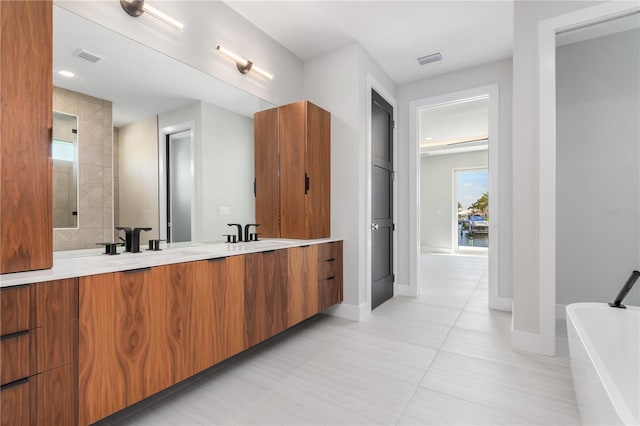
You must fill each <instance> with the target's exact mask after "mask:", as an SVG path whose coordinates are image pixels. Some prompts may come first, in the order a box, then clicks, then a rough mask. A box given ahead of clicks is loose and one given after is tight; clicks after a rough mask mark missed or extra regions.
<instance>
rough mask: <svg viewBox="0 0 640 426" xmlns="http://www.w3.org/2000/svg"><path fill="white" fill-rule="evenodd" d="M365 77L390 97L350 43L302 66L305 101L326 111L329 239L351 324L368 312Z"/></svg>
mask: <svg viewBox="0 0 640 426" xmlns="http://www.w3.org/2000/svg"><path fill="white" fill-rule="evenodd" d="M367 74H371V75H373V76H374V78H376V80H378V81H379V82H380V83H381V84H383V85H384V87H385V88H386V90H387V91H388V92H391V93H395V85H394V84H393V82H391V79H390V78H389V77H388V76H387V75H386V74H385V73H384V71H382V70H381V69H380V68H379V67H378V66H377V64H375V62H374V61H373V60H372V59H371V57H370V56H369V54H368V53H367V52H366V51H365V50H364V49H363V48H362V47H361V46H360V45H359V44H352V45H350V46H346V47H344V48H342V49H337V50H334V51H332V52H329V53H327V54H324V55H320V56H317V57H315V58H312V59H309V60H307V61H305V63H304V82H303V93H304V97H305V98H306V99H309V100H310V101H311V102H313V103H315V104H317V105H319V106H321V107H323V108H325V109H327V110H329V111H330V112H331V235H332V236H334V237H338V238H343V239H344V303H343V304H342V305H343V306H341V307H340V309H341V311H342V312H336V315H341V316H345V317H349V318H353V319H358V318H361V317H362V316H363V315H366V312H368V310H369V308H370V303H369V301H368V300H367V286H368V285H369V284H368V283H367V282H366V280H367V279H366V262H367V261H366V256H367V246H366V236H367V234H366V233H367V232H370V231H369V227H368V224H367V223H366V219H365V210H366V205H365V191H366V184H367V182H366V170H365V168H366V166H365V163H366V143H367V140H366V134H367V132H366V130H367V129H366V127H367V124H366V117H367V110H368V108H369V105H367V90H366V81H367Z"/></svg>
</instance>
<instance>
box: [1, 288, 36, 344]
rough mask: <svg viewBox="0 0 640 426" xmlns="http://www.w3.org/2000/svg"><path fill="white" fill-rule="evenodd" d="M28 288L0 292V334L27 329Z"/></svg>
mask: <svg viewBox="0 0 640 426" xmlns="http://www.w3.org/2000/svg"><path fill="white" fill-rule="evenodd" d="M30 300H31V298H30V293H29V286H20V287H12V288H3V289H2V290H0V334H1V335H3V336H4V335H5V334H10V333H16V332H18V331H23V330H28V329H29V313H30V310H31V305H30Z"/></svg>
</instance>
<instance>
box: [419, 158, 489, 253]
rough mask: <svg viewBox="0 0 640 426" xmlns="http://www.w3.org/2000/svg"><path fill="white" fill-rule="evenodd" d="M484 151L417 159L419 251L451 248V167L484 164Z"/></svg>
mask: <svg viewBox="0 0 640 426" xmlns="http://www.w3.org/2000/svg"><path fill="white" fill-rule="evenodd" d="M488 153H489V152H488V151H476V152H465V153H460V154H449V155H434V156H423V157H422V158H421V159H420V247H421V248H422V250H423V251H425V250H426V251H440V252H442V251H449V252H450V251H451V250H453V249H454V246H453V240H452V236H453V223H454V222H453V220H454V219H453V218H454V210H453V209H454V203H455V201H454V199H453V196H454V195H453V191H454V185H455V184H454V172H455V169H464V168H483V167H487V165H488V164H489V161H488V160H489V158H488ZM466 207H467V206H465V208H466Z"/></svg>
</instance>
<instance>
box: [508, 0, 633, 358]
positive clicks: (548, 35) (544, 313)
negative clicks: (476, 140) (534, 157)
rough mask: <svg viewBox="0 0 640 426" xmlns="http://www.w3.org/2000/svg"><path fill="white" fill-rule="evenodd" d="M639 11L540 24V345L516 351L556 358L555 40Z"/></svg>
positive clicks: (617, 6)
mask: <svg viewBox="0 0 640 426" xmlns="http://www.w3.org/2000/svg"><path fill="white" fill-rule="evenodd" d="M637 11H640V6H638V5H637V4H633V5H630V4H629V2H615V1H611V2H607V3H603V4H598V5H596V6H591V7H588V8H584V9H579V10H577V11H574V12H570V13H567V14H564V15H560V16H556V17H553V18H549V19H546V20H543V21H540V22H539V24H538V57H539V64H538V66H539V69H538V78H539V80H538V83H539V87H540V89H539V90H540V92H539V112H538V114H539V117H540V121H539V144H540V150H539V154H538V155H539V157H538V158H539V162H538V183H539V200H540V201H539V205H538V208H539V210H538V215H539V218H540V219H539V220H540V222H539V239H538V250H539V251H538V255H539V259H540V260H539V262H540V264H539V268H540V269H539V271H540V278H539V289H540V293H539V294H540V296H539V305H538V309H539V310H538V315H539V317H538V321H539V335H538V337H539V342H537V344H536V342H534V341H531V342H530V341H529V339H528V338H527V337H518V343H517V346H518V347H526V348H533V351H536V352H541V353H545V354H549V355H553V354H555V341H556V339H555V337H556V34H557V33H559V32H562V31H567V30H571V29H574V28H580V27H583V26H586V25H591V24H595V23H598V22H602V21H606V20H609V19H614V18H617V17H621V16H624V15H627V14H630V13H633V12H637Z"/></svg>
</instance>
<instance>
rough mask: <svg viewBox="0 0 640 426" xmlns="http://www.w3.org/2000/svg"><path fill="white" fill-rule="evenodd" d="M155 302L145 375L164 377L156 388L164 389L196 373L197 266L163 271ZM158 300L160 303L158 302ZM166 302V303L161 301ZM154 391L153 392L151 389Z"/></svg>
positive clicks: (155, 289)
mask: <svg viewBox="0 0 640 426" xmlns="http://www.w3.org/2000/svg"><path fill="white" fill-rule="evenodd" d="M159 273H160V274H161V276H159V277H158V279H159V280H160V281H159V282H157V283H153V289H152V292H151V293H152V294H153V295H154V298H153V299H152V300H151V303H152V305H151V306H152V308H157V309H152V318H153V320H152V321H153V324H154V328H153V338H152V342H151V351H150V353H149V357H150V359H149V361H148V362H147V363H146V364H145V367H146V368H147V372H146V373H145V375H146V376H147V377H148V376H149V375H153V376H160V379H161V380H160V381H157V383H153V384H152V386H155V387H158V388H164V387H167V386H170V385H171V384H173V383H177V382H179V381H182V380H184V379H186V378H187V377H189V376H191V375H193V374H194V368H193V357H192V355H191V354H192V351H193V350H196V347H195V346H194V345H192V344H191V341H192V336H191V334H190V333H191V328H192V321H193V320H194V318H193V315H192V311H191V308H192V303H193V297H194V294H193V290H194V281H195V264H194V263H192V262H190V263H178V264H174V265H167V266H163V267H161V268H159ZM156 299H157V300H158V301H159V302H160V303H157V304H156V302H155V300H156ZM161 299H164V300H161ZM150 390H151V389H150Z"/></svg>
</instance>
